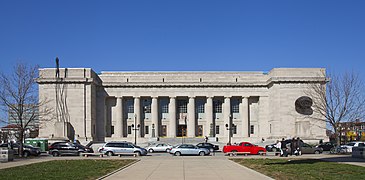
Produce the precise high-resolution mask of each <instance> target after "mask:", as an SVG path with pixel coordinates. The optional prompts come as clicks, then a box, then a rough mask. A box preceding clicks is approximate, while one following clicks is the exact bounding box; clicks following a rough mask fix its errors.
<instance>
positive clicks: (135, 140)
mask: <svg viewBox="0 0 365 180" xmlns="http://www.w3.org/2000/svg"><path fill="white" fill-rule="evenodd" d="M135 124H137V114H135V116H134V124H132V128H133V131H134V144H135V145H137V131H138V130H139V127H140V126H141V125H140V124H137V126H136V127H135V128H134V125H135Z"/></svg>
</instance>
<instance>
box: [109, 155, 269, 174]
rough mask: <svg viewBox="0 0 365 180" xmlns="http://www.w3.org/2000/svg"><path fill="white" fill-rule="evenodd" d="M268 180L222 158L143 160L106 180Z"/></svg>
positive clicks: (185, 157) (198, 157) (147, 158)
mask: <svg viewBox="0 0 365 180" xmlns="http://www.w3.org/2000/svg"><path fill="white" fill-rule="evenodd" d="M243 178H244V179H271V178H269V177H267V176H264V175H262V174H260V173H257V172H255V171H253V170H251V169H248V168H245V167H243V166H241V165H238V164H236V163H234V162H232V161H230V160H228V158H226V157H200V156H195V157H192V156H183V157H172V156H166V157H154V156H150V157H145V158H142V159H141V161H140V162H138V163H136V164H134V165H132V166H130V167H128V168H126V169H124V170H122V171H119V172H118V173H116V174H114V175H112V176H110V177H108V178H106V179H109V180H111V179H136V180H155V179H156V180H161V179H176V180H185V179H202V180H203V179H207V180H208V179H209V180H218V179H219V180H221V179H227V180H236V179H237V180H238V179H243Z"/></svg>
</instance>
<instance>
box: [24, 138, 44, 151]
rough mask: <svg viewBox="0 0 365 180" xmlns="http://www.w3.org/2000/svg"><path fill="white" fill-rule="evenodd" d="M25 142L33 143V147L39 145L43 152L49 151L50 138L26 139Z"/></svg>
mask: <svg viewBox="0 0 365 180" xmlns="http://www.w3.org/2000/svg"><path fill="white" fill-rule="evenodd" d="M25 144H28V145H32V146H33V147H39V148H40V150H41V152H46V151H48V139H45V138H32V139H30V138H29V139H25Z"/></svg>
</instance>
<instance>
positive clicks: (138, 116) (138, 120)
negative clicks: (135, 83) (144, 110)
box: [132, 97, 142, 137]
mask: <svg viewBox="0 0 365 180" xmlns="http://www.w3.org/2000/svg"><path fill="white" fill-rule="evenodd" d="M134 118H135V119H134V122H133V124H134V128H137V126H138V124H139V125H141V99H140V97H134ZM140 128H142V127H140ZM132 131H134V130H132ZM132 134H133V136H134V132H132ZM137 137H141V131H140V130H138V131H137Z"/></svg>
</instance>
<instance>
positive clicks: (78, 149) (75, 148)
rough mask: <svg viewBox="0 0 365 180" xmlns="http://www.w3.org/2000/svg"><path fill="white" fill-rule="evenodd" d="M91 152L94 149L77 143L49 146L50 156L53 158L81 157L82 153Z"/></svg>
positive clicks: (60, 143)
mask: <svg viewBox="0 0 365 180" xmlns="http://www.w3.org/2000/svg"><path fill="white" fill-rule="evenodd" d="M85 152H90V153H92V152H93V151H92V149H90V148H87V147H85V146H82V145H80V144H77V143H70V142H55V143H53V144H52V145H51V146H49V154H51V155H53V156H61V155H80V153H85Z"/></svg>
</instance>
